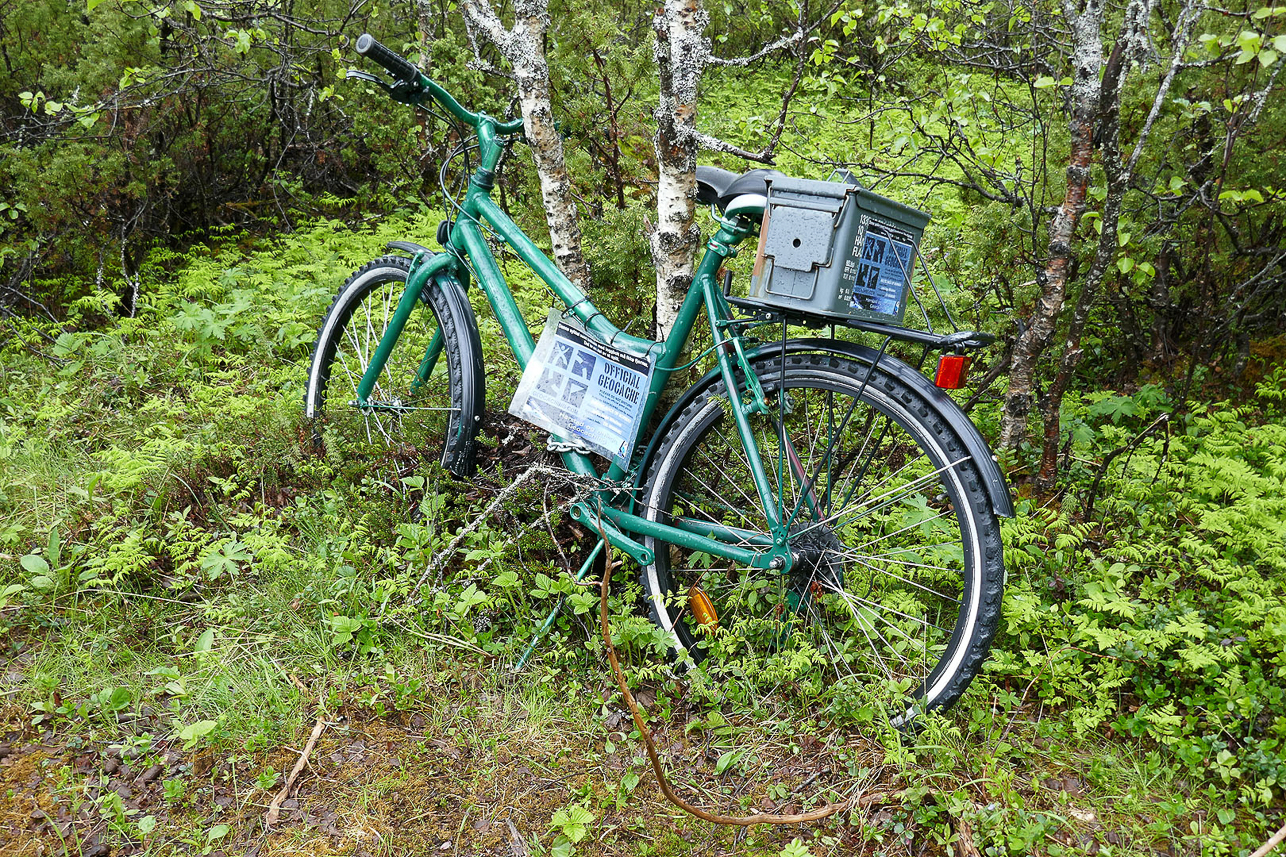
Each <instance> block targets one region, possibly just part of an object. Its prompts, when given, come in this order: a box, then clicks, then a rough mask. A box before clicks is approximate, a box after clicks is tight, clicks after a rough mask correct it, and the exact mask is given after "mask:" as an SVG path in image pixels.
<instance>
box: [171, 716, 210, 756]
mask: <svg viewBox="0 0 1286 857" xmlns="http://www.w3.org/2000/svg"><path fill="white" fill-rule="evenodd" d="M218 725H219V724H218V723H217V722H216V721H214V720H198V721H197V722H196V723H190V724H188V725H187V726H184V727H183V728H182V729H180V730H179V739H180V740H182V741H183V749H184V750H191V749H192V748H194V747H196V745H197V743H198V742H200V740H201V739H202V738H204V737H205V736H207V735H209V734H210V733H211V732H213V731H214V727H215V726H218Z"/></svg>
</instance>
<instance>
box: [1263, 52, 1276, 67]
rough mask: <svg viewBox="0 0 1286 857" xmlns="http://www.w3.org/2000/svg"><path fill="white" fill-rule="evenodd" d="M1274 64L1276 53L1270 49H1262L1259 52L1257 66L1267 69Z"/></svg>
mask: <svg viewBox="0 0 1286 857" xmlns="http://www.w3.org/2000/svg"><path fill="white" fill-rule="evenodd" d="M1275 62H1277V51H1274V50H1272V49H1270V48H1264V49H1263V50H1262V51H1260V52H1259V64H1260V65H1262V66H1263V67H1264V68H1268V67H1269V66H1270V65H1272V64H1273V63H1275Z"/></svg>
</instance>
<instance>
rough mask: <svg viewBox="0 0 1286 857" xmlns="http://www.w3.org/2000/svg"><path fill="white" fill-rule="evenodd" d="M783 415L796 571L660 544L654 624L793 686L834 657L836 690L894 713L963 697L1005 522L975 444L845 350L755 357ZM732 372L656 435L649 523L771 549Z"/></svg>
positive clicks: (989, 610) (777, 413) (763, 442)
mask: <svg viewBox="0 0 1286 857" xmlns="http://www.w3.org/2000/svg"><path fill="white" fill-rule="evenodd" d="M754 368H755V370H756V374H757V375H758V377H759V380H760V383H761V384H762V385H763V388H764V392H765V395H766V396H767V398H768V402H769V406H770V407H769V411H770V414H769V415H767V416H764V415H759V416H756V417H755V418H753V420H752V427H753V429H754V431H755V434H756V437H757V440H758V445H759V452H760V456H761V461H762V465H763V468H764V470H765V471H766V472H767V473H768V474H769V479H770V480H771V481H772V485H773V490H774V492H775V494H776V501H777V505H778V515H779V517H780V519H781V520H784V521H787V520H792V518H793V523H792V524H791V526H790V528H789V531H788V540H789V543H790V545H791V549H792V552H793V555H794V557H795V559H794V562H793V565H792V568H791V570H789V571H788V572H786V573H778V572H772V571H761V570H756V569H752V568H745V567H738V566H736V565H735V564H734V563H731V562H729V561H726V560H722V559H719V558H717V557H711V556H710V555H708V554H705V553H701V552H694V551H691V550H688V549H685V548H682V547H680V546H677V545H673V544H663V543H660V542H658V541H656V540H649V545H648V546H649V547H650V548H652V550H653V551H654V552H655V561H654V562H653V564H652V565H650V566H648V567H646V568H644V569H643V570H642V574H641V579H642V584H643V591H644V597H645V599H646V602H647V605H648V608H649V610H650V612H651V615H652V618H653V620H654V621H655V622H656V623H657V624H658V625H660V626H661V627H662V628H663V629H665V630H666V631H668V632H670V633H672V635H673V639H674V648H675V651H676V655H677V656H678V657H680V658H683V659H690V660H691V661H697V662H700V661H703V660H704V661H708V668H709V670H710V672H711V673H712V674H716V675H717V674H719V673H720V672H721V671H722V670H724V669H725V667H726V666H727V664H728V663H731V662H736V666H735V667H729V668H728V675H738V676H746V677H748V678H750V679H751V680H754V678H756V677H759V678H763V679H766V680H768V681H770V682H771V681H779V680H783V679H786V678H791V677H792V676H794V675H796V674H798V673H799V672H800V671H801V670H814V669H817V668H820V669H821V670H822V671H823V672H822V675H823V676H825V677H826V681H825V682H824V684H825V685H826V686H827V688H828V690H827V692H828V693H832V694H838V693H849V692H853V691H858V690H860V691H861V692H862V693H869V692H877V693H878V692H883V691H871V690H870V688H872V686H873V685H874V686H876V687H881V686H882V687H885V688H888V689H889V691H888V693H889V694H890V695H889V696H887V697H886V698H888V699H890V704H891V706H892V709H893V717H894V720H895V722H898V723H902V722H905V721H907V720H908V719H910V718H911V717H913V716H915V714H916V713H918V712H919V711H921V710H925V709H928V708H938V707H943V706H947V705H950V704H951V703H952V702H954V701H955V700H956V699H957V698H958V697H959V696H960V694H961V693H963V692H964V690H965V688H966V687H967V686H968V684H969V682H970V681H971V680H972V679H973V677H974V676H975V675H976V674H977V672H978V670H979V668H980V667H981V665H982V663H983V660H984V659H985V657H986V652H987V648H988V646H989V645H990V643H991V639H992V637H993V636H994V634H995V631H996V625H997V621H998V617H999V612H1000V600H1001V592H1002V588H1003V583H1004V567H1003V562H1002V556H1001V546H1000V530H999V525H998V523H997V520H996V516H995V514H994V512H993V510H992V508H991V504H990V501H989V499H988V497H987V496H986V493H985V491H984V490H983V488H982V482H981V479H980V478H979V475H978V470H977V467H976V466H975V464H974V463H973V461H972V459H971V458H970V456H969V453H968V452H967V451H966V450H965V447H964V445H963V444H962V443H961V442H960V440H959V438H958V437H956V435H955V433H954V432H953V431H952V430H951V428H950V426H949V424H948V422H947V421H946V420H945V419H943V418H942V416H941V415H939V414H938V412H937V411H936V410H935V408H934V406H932V405H930V404H929V403H928V402H926V401H925V400H924V399H923V398H921V397H920V396H919V395H917V394H916V393H915V391H913V390H912V389H910V388H909V387H907V386H906V385H905V384H903V383H902V382H900V381H899V380H897V379H896V378H895V377H893V376H892V375H890V374H888V373H886V372H883V371H880V370H875V371H874V372H871V375H870V379H869V382H868V381H866V378H867V373H868V370H869V366H867V365H866V364H864V363H860V362H858V361H856V360H852V359H848V358H844V357H839V356H835V355H822V354H800V355H792V356H788V357H787V358H786V360H785V366H784V367H783V365H782V360H781V358H780V357H775V358H763V359H761V360H760V361H758V362H757V363H756V365H755V367H754ZM783 369H784V371H783ZM729 406H730V405H729V402H728V401H727V394H726V391H725V389H724V387H723V385H722V383H721V382H720V383H717V384H715V385H713V386H712V387H711V388H710V389H708V390H706V391H705V392H704V393H703V394H701V395H699V396H698V397H697V398H696V399H694V400H693V401H692V402H691V403H690V404H689V405H688V407H687V408H686V409H685V411H684V412H683V413H682V414H680V415H679V416H678V418H677V419H675V420H674V421H673V422H672V423H671V424H670V425H671V427H670V428H669V429H668V431H667V433H666V435H665V437H664V438H663V439H662V441H661V443H660V444H659V446H658V452H657V454H656V456H655V457H654V459H653V463H652V465H651V467H650V469H649V472H648V477H647V480H646V482H645V488H644V495H643V496H644V501H643V502H644V512H643V514H645V515H646V516H647V517H649V518H650V519H651V520H655V521H662V522H666V523H682V524H686V525H687V526H688V527H689V528H691V527H696V528H698V529H699V528H700V527H701V526H703V525H708V526H710V527H711V529H714V528H716V527H718V528H721V529H722V530H723V531H724V532H735V533H737V534H738V538H739V540H740V541H741V542H742V543H743V544H745V545H749V546H759V547H762V546H764V545H765V544H771V541H772V539H771V536H770V535H769V534H768V520H767V516H766V515H765V513H764V511H763V508H762V504H761V503H760V501H759V499H758V497H757V492H756V491H755V488H754V482H753V479H752V478H751V475H750V473H751V468H750V462H749V460H748V459H747V455H746V451H745V449H744V448H743V446H742V444H741V442H740V439H739V437H738V435H737V433H736V429H735V426H734V424H733V421H732V418H731V416H730V415H729V413H728V410H729Z"/></svg>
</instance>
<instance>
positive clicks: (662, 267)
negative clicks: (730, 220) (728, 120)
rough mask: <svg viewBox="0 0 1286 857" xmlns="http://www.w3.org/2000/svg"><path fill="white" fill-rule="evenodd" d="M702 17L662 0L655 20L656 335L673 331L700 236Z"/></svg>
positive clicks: (705, 52)
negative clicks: (657, 86)
mask: <svg viewBox="0 0 1286 857" xmlns="http://www.w3.org/2000/svg"><path fill="white" fill-rule="evenodd" d="M705 25H706V15H705V12H704V11H703V10H702V9H701V7H700V4H699V3H698V0H665V5H664V6H663V7H662V8H660V9H658V10H657V15H656V17H655V18H654V19H653V28H654V29H655V30H656V65H657V70H658V71H659V72H660V78H661V93H660V99H659V103H658V104H657V109H656V123H657V130H656V139H655V143H656V160H657V172H658V175H657V190H656V207H657V211H656V213H657V223H656V228H655V229H654V230H653V231H652V235H651V242H652V262H653V264H654V265H655V266H656V323H657V328H658V330H657V334H658V336H665V335H666V334H667V333H668V332H669V331H670V329H671V328H672V327H673V326H674V320H675V317H676V316H677V314H678V310H679V306H680V304H682V303H683V297H684V295H685V294H686V293H687V290H688V286H689V285H690V284H691V283H692V271H693V266H694V264H695V261H696V251H697V245H698V244H699V243H700V239H701V232H700V230H699V229H698V228H697V226H696V224H695V223H693V215H694V214H695V212H696V167H697V148H698V146H699V145H700V144H699V141H698V135H697V87H698V84H699V83H700V81H701V74H702V72H703V71H705V67H706V64H707V63H708V62H709V61H710V46H709V43H708V42H707V41H706V39H705V36H704V32H705Z"/></svg>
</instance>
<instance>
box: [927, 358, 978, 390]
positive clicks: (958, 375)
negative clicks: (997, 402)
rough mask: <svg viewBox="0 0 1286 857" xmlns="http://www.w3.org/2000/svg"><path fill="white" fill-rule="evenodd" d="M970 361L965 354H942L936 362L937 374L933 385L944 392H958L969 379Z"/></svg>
mask: <svg viewBox="0 0 1286 857" xmlns="http://www.w3.org/2000/svg"><path fill="white" fill-rule="evenodd" d="M972 360H973V358H972V357H970V356H968V355H966V354H943V355H942V357H941V358H940V359H939V360H938V374H937V377H935V378H934V379H933V383H934V384H935V385H936V386H938V387H941V388H942V389H944V390H959V389H960V388H961V387H963V386H964V385H965V381H966V380H967V379H968V377H969V363H970V362H971V361H972Z"/></svg>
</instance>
